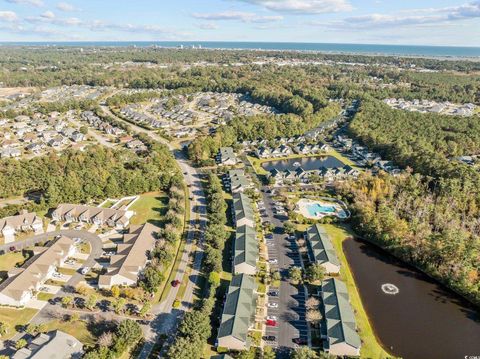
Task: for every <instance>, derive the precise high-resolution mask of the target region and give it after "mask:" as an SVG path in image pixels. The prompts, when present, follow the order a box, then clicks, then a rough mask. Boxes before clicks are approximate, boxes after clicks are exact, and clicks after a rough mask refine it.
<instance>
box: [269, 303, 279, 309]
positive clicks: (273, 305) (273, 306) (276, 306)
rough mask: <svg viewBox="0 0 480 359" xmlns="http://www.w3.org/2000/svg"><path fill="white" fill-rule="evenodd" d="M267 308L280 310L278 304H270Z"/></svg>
mask: <svg viewBox="0 0 480 359" xmlns="http://www.w3.org/2000/svg"><path fill="white" fill-rule="evenodd" d="M267 307H269V308H278V303H268V304H267Z"/></svg>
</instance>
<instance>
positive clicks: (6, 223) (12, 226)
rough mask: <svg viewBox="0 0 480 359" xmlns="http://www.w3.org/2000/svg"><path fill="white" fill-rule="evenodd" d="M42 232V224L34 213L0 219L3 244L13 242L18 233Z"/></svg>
mask: <svg viewBox="0 0 480 359" xmlns="http://www.w3.org/2000/svg"><path fill="white" fill-rule="evenodd" d="M42 230H43V222H42V219H41V218H40V217H38V216H37V215H36V214H35V213H22V214H19V215H17V216H12V217H5V218H2V219H0V232H1V233H2V236H3V237H4V239H5V243H10V242H13V241H14V240H15V234H16V233H18V232H30V231H32V232H35V233H39V232H41V231H42Z"/></svg>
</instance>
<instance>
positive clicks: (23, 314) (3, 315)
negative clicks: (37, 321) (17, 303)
mask: <svg viewBox="0 0 480 359" xmlns="http://www.w3.org/2000/svg"><path fill="white" fill-rule="evenodd" d="M36 313H37V310H36V309H31V308H25V309H13V308H0V322H4V323H7V324H8V333H7V334H6V335H4V336H3V337H1V338H2V340H6V339H10V338H11V337H13V336H14V335H15V334H16V333H17V329H20V328H18V326H24V325H25V324H28V323H29V322H30V320H31V319H32V317H33V316H34V315H35V314H36Z"/></svg>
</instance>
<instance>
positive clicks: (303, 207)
mask: <svg viewBox="0 0 480 359" xmlns="http://www.w3.org/2000/svg"><path fill="white" fill-rule="evenodd" d="M313 204H317V205H320V206H331V207H335V212H331V213H326V212H325V213H321V212H317V214H316V215H312V214H311V213H310V211H309V210H308V206H310V205H313ZM296 207H297V208H296V209H295V212H297V213H300V214H301V215H302V216H304V217H305V218H308V219H321V218H323V217H326V216H336V217H338V218H342V219H343V218H347V217H348V215H347V212H345V210H344V209H343V208H342V206H341V205H340V204H338V203H337V202H335V201H326V200H313V199H307V198H302V199H300V200H299V201H298V202H297V206H296Z"/></svg>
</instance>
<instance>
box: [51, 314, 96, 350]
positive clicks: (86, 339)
mask: <svg viewBox="0 0 480 359" xmlns="http://www.w3.org/2000/svg"><path fill="white" fill-rule="evenodd" d="M46 326H47V330H48V331H52V330H57V329H58V330H61V331H62V332H65V333H67V334H70V335H71V336H74V337H75V338H77V339H78V340H79V341H81V342H82V343H83V344H86V345H95V343H96V339H95V337H94V336H93V335H92V333H90V332H89V331H88V329H87V323H85V322H84V321H83V320H77V321H75V322H64V321H60V320H53V321H51V322H48V323H46Z"/></svg>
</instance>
